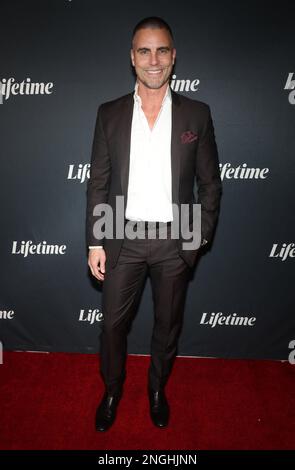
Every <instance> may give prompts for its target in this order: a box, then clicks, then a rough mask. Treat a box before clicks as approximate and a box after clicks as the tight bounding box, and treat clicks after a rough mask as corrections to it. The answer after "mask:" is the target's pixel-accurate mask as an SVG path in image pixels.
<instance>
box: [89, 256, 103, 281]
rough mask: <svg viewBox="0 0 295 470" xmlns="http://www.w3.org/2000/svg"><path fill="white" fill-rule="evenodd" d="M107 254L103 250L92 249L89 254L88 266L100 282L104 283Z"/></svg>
mask: <svg viewBox="0 0 295 470" xmlns="http://www.w3.org/2000/svg"><path fill="white" fill-rule="evenodd" d="M105 263H106V254H105V251H104V249H103V248H92V249H91V250H89V254H88V266H89V268H90V270H91V273H92V275H93V276H94V277H96V279H98V280H99V281H104V273H105Z"/></svg>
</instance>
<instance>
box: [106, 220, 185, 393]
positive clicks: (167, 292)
mask: <svg viewBox="0 0 295 470" xmlns="http://www.w3.org/2000/svg"><path fill="white" fill-rule="evenodd" d="M163 224H164V223H163ZM137 227H138V226H137ZM139 233H141V235H139V236H138V238H135V239H130V238H127V237H126V235H125V238H124V240H123V243H122V247H121V251H120V254H119V258H118V262H117V264H116V265H115V266H114V267H111V266H108V262H107V261H106V272H105V278H104V281H103V293H102V295H103V297H102V308H103V315H104V320H103V322H102V330H101V336H100V372H101V375H102V378H103V381H104V384H105V387H106V390H107V391H108V392H110V393H116V392H117V391H118V392H119V391H120V390H121V388H122V385H123V382H124V381H125V378H126V355H127V335H128V333H129V331H130V328H131V326H132V321H133V319H134V317H135V315H136V312H137V309H138V305H139V301H140V298H141V294H142V291H143V288H144V285H145V281H146V278H147V276H148V275H150V279H151V288H152V298H153V306H154V324H153V331H152V337H151V361H150V366H149V370H148V386H149V387H150V388H151V389H153V390H159V389H163V387H164V386H165V385H166V382H167V380H168V377H169V375H170V373H171V370H172V366H173V362H174V359H175V357H176V355H177V343H178V338H179V335H180V332H181V327H182V323H183V316H184V306H185V298H186V291H187V286H188V282H189V279H190V275H191V267H190V266H189V265H188V264H187V263H186V262H185V261H184V260H183V259H182V258H181V256H180V254H179V252H178V247H177V240H176V239H173V238H172V237H171V227H169V226H168V227H167V238H166V239H161V238H160V237H159V227H158V226H157V227H156V226H154V229H153V230H151V231H150V230H149V232H147V228H146V227H145V228H141V231H140V232H139ZM140 236H141V237H144V238H140ZM151 237H153V238H151ZM106 256H107V253H106Z"/></svg>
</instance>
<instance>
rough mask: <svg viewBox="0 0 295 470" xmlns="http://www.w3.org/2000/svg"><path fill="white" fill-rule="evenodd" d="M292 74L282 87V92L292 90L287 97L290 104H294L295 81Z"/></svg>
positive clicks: (291, 73)
mask: <svg viewBox="0 0 295 470" xmlns="http://www.w3.org/2000/svg"><path fill="white" fill-rule="evenodd" d="M293 75H294V73H293V72H290V73H289V75H288V78H287V81H286V84H285V87H284V90H292V91H291V92H290V93H289V95H288V99H289V103H290V104H295V79H293Z"/></svg>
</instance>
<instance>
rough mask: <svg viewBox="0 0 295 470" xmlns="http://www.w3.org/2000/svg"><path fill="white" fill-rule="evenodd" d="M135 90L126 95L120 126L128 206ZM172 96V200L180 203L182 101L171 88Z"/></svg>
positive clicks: (124, 186)
mask: <svg viewBox="0 0 295 470" xmlns="http://www.w3.org/2000/svg"><path fill="white" fill-rule="evenodd" d="M133 95H134V91H133V92H132V93H129V94H128V95H126V101H124V102H123V106H122V120H121V126H120V138H119V142H120V150H121V153H120V155H121V159H120V160H121V185H122V193H123V195H124V206H125V208H126V201H127V190H128V179H129V162H130V144H131V127H132V117H133V104H134V99H133ZM171 96H172V109H171V112H172V126H171V175H172V202H173V203H179V175H180V155H181V147H180V137H179V136H180V130H181V124H182V116H181V106H180V105H181V101H180V98H179V95H178V94H177V93H176V92H175V91H173V90H172V89H171Z"/></svg>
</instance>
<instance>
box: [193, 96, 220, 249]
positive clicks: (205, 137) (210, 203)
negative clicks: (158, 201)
mask: <svg viewBox="0 0 295 470" xmlns="http://www.w3.org/2000/svg"><path fill="white" fill-rule="evenodd" d="M195 177H196V182H197V188H198V189H197V192H198V198H197V203H198V204H201V235H202V239H203V238H205V239H206V240H207V241H208V242H211V241H212V237H213V232H214V228H215V225H216V223H217V219H218V215H219V210H220V199H221V194H222V183H221V177H220V169H219V160H218V151H217V145H216V141H215V135H214V126H213V122H212V117H211V111H210V107H209V106H208V105H206V115H205V119H204V127H203V132H202V134H201V136H200V140H199V144H198V148H197V155H196V165H195Z"/></svg>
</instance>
